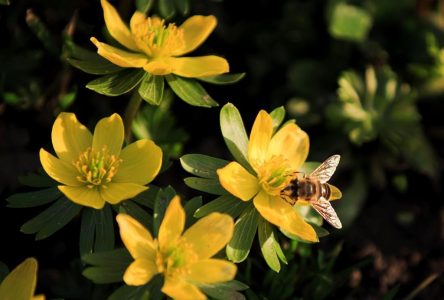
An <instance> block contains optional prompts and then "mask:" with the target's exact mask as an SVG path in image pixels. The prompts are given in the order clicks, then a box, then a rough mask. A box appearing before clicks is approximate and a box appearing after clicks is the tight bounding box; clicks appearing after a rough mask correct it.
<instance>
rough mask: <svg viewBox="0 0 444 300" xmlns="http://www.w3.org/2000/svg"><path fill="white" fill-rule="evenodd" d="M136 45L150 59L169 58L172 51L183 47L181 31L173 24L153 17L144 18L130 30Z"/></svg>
mask: <svg viewBox="0 0 444 300" xmlns="http://www.w3.org/2000/svg"><path fill="white" fill-rule="evenodd" d="M131 30H132V31H131V32H132V34H133V37H134V40H135V41H136V43H137V45H138V46H139V47H140V48H141V49H142V50H143V51H144V52H145V53H146V54H147V55H148V56H151V57H160V56H169V55H170V54H171V52H172V51H174V50H176V49H180V48H182V47H183V46H184V44H185V42H184V38H183V29H181V28H178V27H177V26H176V25H175V24H168V26H167V25H165V21H164V20H162V19H160V18H157V17H153V18H146V19H145V20H143V21H140V22H139V23H137V24H134V26H132V28H131Z"/></svg>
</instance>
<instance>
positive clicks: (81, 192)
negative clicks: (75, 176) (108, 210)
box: [58, 185, 105, 209]
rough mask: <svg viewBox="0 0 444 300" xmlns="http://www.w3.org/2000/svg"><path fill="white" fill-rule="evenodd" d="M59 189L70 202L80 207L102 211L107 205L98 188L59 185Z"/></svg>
mask: <svg viewBox="0 0 444 300" xmlns="http://www.w3.org/2000/svg"><path fill="white" fill-rule="evenodd" d="M58 188H59V190H60V191H61V192H62V193H63V194H65V196H66V197H68V199H69V200H71V201H72V202H74V203H77V204H79V205H83V206H88V207H92V208H95V209H101V208H103V206H104V205H105V200H104V199H103V198H102V196H101V195H100V193H99V191H98V190H97V189H96V188H88V187H87V186H66V185H59V186H58Z"/></svg>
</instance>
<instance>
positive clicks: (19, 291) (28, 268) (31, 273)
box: [0, 258, 37, 300]
mask: <svg viewBox="0 0 444 300" xmlns="http://www.w3.org/2000/svg"><path fill="white" fill-rule="evenodd" d="M36 281H37V260H36V259H35V258H27V259H25V260H24V261H23V262H22V263H21V264H20V265H18V266H17V267H16V268H15V269H14V270H12V271H11V273H9V274H8V276H6V277H5V279H3V281H2V282H1V284H0V299H11V300H12V299H31V298H32V297H33V296H34V291H35V286H36Z"/></svg>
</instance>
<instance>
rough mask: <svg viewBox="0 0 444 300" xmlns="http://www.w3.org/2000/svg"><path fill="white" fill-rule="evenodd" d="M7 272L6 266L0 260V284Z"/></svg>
mask: <svg viewBox="0 0 444 300" xmlns="http://www.w3.org/2000/svg"><path fill="white" fill-rule="evenodd" d="M8 274H9V269H8V266H7V265H5V264H4V263H3V262H1V261H0V284H1V283H2V281H3V279H5V277H6V276H8Z"/></svg>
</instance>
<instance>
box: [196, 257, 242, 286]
mask: <svg viewBox="0 0 444 300" xmlns="http://www.w3.org/2000/svg"><path fill="white" fill-rule="evenodd" d="M236 271H237V267H236V265H235V264H233V263H232V262H228V261H226V260H222V259H202V260H199V261H198V262H196V263H194V264H193V265H191V266H190V269H189V272H190V273H189V275H188V276H189V277H190V279H191V280H193V281H195V282H199V283H217V282H225V281H229V280H233V279H234V276H236Z"/></svg>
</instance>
